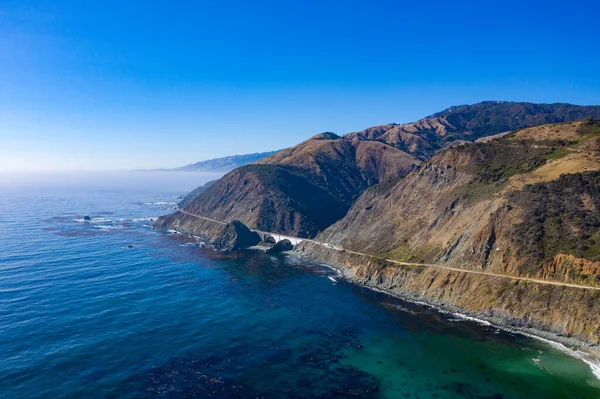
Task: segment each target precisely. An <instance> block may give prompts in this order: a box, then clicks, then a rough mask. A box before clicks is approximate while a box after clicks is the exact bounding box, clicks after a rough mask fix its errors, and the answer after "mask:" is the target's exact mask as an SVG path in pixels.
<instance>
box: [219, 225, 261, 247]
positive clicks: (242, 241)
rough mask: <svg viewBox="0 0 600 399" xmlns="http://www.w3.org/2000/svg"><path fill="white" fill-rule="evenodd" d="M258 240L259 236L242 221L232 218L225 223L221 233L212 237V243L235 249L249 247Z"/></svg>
mask: <svg viewBox="0 0 600 399" xmlns="http://www.w3.org/2000/svg"><path fill="white" fill-rule="evenodd" d="M259 242H260V236H259V235H258V234H257V233H255V232H254V231H251V230H250V229H249V228H248V227H247V226H246V225H245V224H244V223H242V222H240V221H239V220H234V221H232V222H229V223H227V225H226V226H225V228H224V229H223V230H222V231H221V233H220V234H219V235H218V236H217V237H216V238H215V239H214V241H213V244H214V245H215V246H217V247H219V248H223V249H225V250H229V251H232V250H235V249H241V248H246V247H250V246H252V245H256V244H258V243H259Z"/></svg>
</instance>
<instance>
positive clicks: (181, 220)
mask: <svg viewBox="0 0 600 399" xmlns="http://www.w3.org/2000/svg"><path fill="white" fill-rule="evenodd" d="M154 226H155V227H156V228H159V229H161V230H171V229H172V230H176V231H178V232H180V233H184V234H189V235H192V236H198V237H202V238H203V239H205V240H206V241H207V242H209V243H210V244H212V245H214V246H216V247H218V248H221V249H224V250H228V251H233V250H236V249H241V248H246V247H249V246H252V245H256V244H258V243H259V242H260V236H259V235H258V234H257V233H255V232H253V231H251V230H250V229H249V228H248V227H247V226H246V225H245V224H243V223H242V222H240V221H239V220H233V221H231V222H229V223H219V222H216V221H213V220H209V219H200V218H196V217H194V216H191V215H187V214H184V213H181V212H176V213H173V214H171V215H166V216H161V217H160V218H158V219H157V221H156V223H155V224H154Z"/></svg>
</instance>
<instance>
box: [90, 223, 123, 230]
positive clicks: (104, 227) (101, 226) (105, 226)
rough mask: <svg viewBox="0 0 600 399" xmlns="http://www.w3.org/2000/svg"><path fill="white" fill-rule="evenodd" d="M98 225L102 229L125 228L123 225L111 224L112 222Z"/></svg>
mask: <svg viewBox="0 0 600 399" xmlns="http://www.w3.org/2000/svg"><path fill="white" fill-rule="evenodd" d="M96 227H97V228H99V229H100V230H120V229H122V228H123V226H118V225H111V224H107V225H100V226H96Z"/></svg>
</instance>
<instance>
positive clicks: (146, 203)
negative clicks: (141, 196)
mask: <svg viewBox="0 0 600 399" xmlns="http://www.w3.org/2000/svg"><path fill="white" fill-rule="evenodd" d="M144 205H177V202H172V201H156V202H144Z"/></svg>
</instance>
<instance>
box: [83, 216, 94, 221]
mask: <svg viewBox="0 0 600 399" xmlns="http://www.w3.org/2000/svg"><path fill="white" fill-rule="evenodd" d="M83 220H86V221H90V220H92V218H91V217H89V215H85V216H84V217H83Z"/></svg>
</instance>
